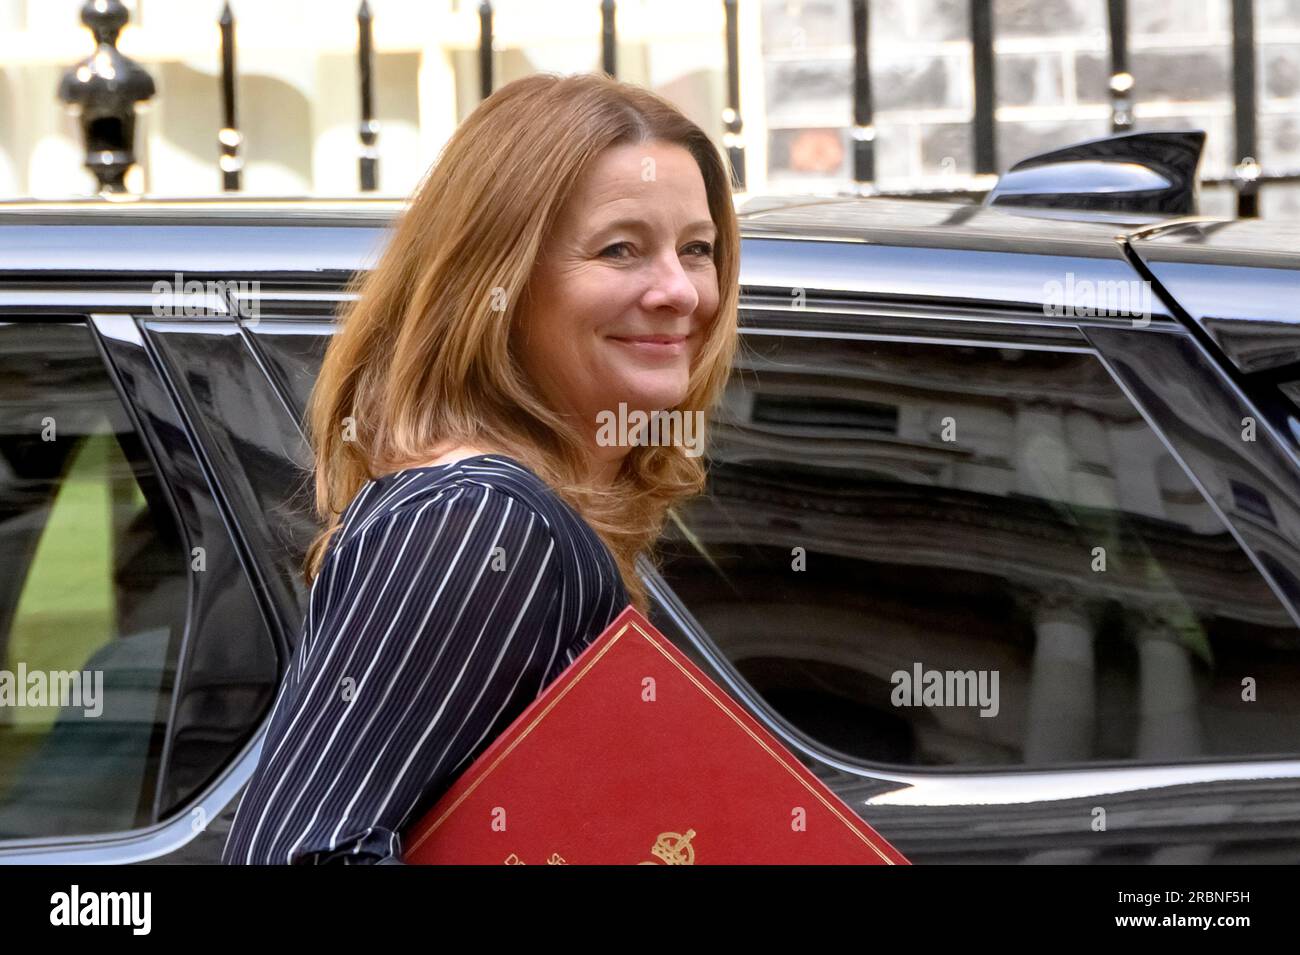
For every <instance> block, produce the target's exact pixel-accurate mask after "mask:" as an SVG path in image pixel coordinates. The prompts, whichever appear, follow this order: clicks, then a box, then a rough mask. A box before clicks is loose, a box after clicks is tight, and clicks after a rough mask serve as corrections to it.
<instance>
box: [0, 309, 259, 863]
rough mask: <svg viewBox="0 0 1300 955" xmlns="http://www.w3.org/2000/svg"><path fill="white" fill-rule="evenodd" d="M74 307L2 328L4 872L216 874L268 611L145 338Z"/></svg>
mask: <svg viewBox="0 0 1300 955" xmlns="http://www.w3.org/2000/svg"><path fill="white" fill-rule="evenodd" d="M17 297H21V298H22V299H23V301H24V302H25V303H26V307H25V306H23V305H16V304H14V299H15V298H17ZM70 297H71V298H78V299H80V300H83V301H85V302H87V303H89V302H90V301H92V300H93V296H91V295H87V294H80V293H79V294H78V295H76V296H68V295H66V294H55V295H50V296H46V295H43V294H42V293H41V292H40V291H39V290H33V291H29V292H24V293H22V296H16V295H10V296H7V298H6V309H5V313H4V315H3V316H0V339H2V341H0V364H3V366H4V368H3V373H2V374H0V382H3V393H2V394H0V509H2V510H0V537H2V538H3V547H2V548H0V552H2V553H3V554H4V557H3V561H4V568H5V573H4V574H3V575H0V578H2V581H0V700H2V701H3V702H4V703H5V704H6V705H3V706H0V862H6V863H14V862H78V863H83V862H133V861H147V860H155V859H159V858H162V857H169V856H170V857H175V856H176V854H178V853H183V852H185V851H188V852H191V853H196V854H197V857H198V858H211V851H210V848H207V851H206V852H205V851H204V849H205V847H213V846H216V845H218V843H219V837H218V836H217V835H216V834H215V833H209V832H208V826H209V824H210V823H211V822H212V820H213V819H214V818H215V817H216V816H217V815H218V814H219V812H220V811H221V809H223V808H224V807H225V806H226V805H227V804H228V803H229V802H230V800H231V799H232V798H233V796H234V793H235V791H236V790H237V783H236V782H235V781H234V780H236V779H237V777H238V775H239V772H238V768H239V766H240V761H241V759H243V760H244V761H245V762H246V760H247V756H248V752H247V749H248V744H249V742H250V739H251V737H252V735H253V733H254V732H255V730H256V728H257V726H258V724H259V722H260V720H261V718H262V716H263V715H264V713H265V712H266V710H267V708H268V707H269V705H270V702H271V699H272V696H273V693H274V689H275V686H276V678H277V674H278V663H277V653H276V649H275V645H274V643H273V641H272V640H271V638H270V634H269V628H268V625H267V615H266V613H265V605H264V603H263V601H262V600H260V599H259V597H258V595H257V593H256V592H255V590H254V588H253V587H251V586H250V583H249V579H248V576H247V572H248V561H247V554H246V553H245V552H244V551H243V550H242V549H241V548H240V547H239V546H238V544H237V542H236V540H235V539H234V538H233V537H232V535H231V533H230V521H229V516H230V515H229V510H228V508H227V507H226V506H225V504H224V502H223V501H222V500H221V499H220V496H219V495H218V494H216V493H215V492H214V487H213V485H212V483H211V482H210V480H209V476H210V475H209V472H208V469H207V467H206V464H205V462H204V459H203V454H202V451H201V448H200V447H199V445H198V444H197V443H196V442H195V441H194V440H193V434H192V432H191V430H190V429H189V427H188V424H187V422H186V421H185V419H184V417H183V415H182V413H181V411H180V409H179V408H178V406H177V404H176V403H175V401H174V400H173V397H172V393H171V388H170V383H169V382H168V380H167V379H166V376H164V375H163V374H161V372H160V369H159V367H158V364H157V362H156V360H155V358H156V356H155V354H154V353H153V351H152V350H151V348H150V347H149V345H148V343H147V341H146V336H145V333H144V332H143V331H142V329H141V326H140V323H139V322H137V321H136V320H135V319H134V318H133V317H132V316H131V315H130V314H126V313H124V312H121V311H114V312H105V313H102V314H94V313H90V312H82V313H75V312H68V311H66V310H65V309H64V308H63V307H62V306H61V305H52V304H51V303H52V302H55V301H56V300H57V301H58V302H61V303H66V302H67V301H68V300H69V298H70ZM110 297H111V296H110ZM130 297H131V296H129V295H125V294H123V293H117V297H116V300H115V307H116V306H121V305H122V304H123V302H124V300H125V299H128V298H130ZM139 301H140V303H141V304H147V303H148V299H147V298H146V297H144V296H139ZM6 682H7V684H8V688H9V694H8V696H4V695H3V694H4V693H5V683H6ZM55 687H59V688H60V689H59V691H58V692H55ZM42 688H43V689H44V690H45V693H44V694H43V695H42V694H40V693H39V692H38V691H39V690H41V689H42ZM249 768H251V767H249ZM218 851H219V849H218Z"/></svg>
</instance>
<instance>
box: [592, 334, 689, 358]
mask: <svg viewBox="0 0 1300 955" xmlns="http://www.w3.org/2000/svg"><path fill="white" fill-rule="evenodd" d="M609 339H610V341H614V342H618V343H619V344H620V345H623V346H625V347H627V348H632V349H635V350H636V351H637V352H639V353H640V354H643V355H651V356H660V357H669V356H672V355H683V354H685V353H686V336H685V335H628V336H615V335H611V336H609Z"/></svg>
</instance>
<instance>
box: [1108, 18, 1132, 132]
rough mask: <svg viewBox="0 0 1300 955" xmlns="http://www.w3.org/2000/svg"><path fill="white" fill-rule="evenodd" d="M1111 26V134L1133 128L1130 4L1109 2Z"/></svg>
mask: <svg viewBox="0 0 1300 955" xmlns="http://www.w3.org/2000/svg"><path fill="white" fill-rule="evenodd" d="M1106 13H1107V20H1108V22H1109V25H1110V131H1111V132H1112V133H1119V132H1125V131H1127V130H1130V129H1132V128H1133V74H1132V73H1130V72H1129V68H1128V0H1108V2H1107V4H1106Z"/></svg>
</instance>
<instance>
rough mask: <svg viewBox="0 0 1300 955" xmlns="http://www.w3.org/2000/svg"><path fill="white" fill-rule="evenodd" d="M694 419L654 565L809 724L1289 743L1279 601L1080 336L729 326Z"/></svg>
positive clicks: (1135, 753)
mask: <svg viewBox="0 0 1300 955" xmlns="http://www.w3.org/2000/svg"><path fill="white" fill-rule="evenodd" d="M710 441H711V451H710V453H711V460H710V465H709V469H710V476H709V484H708V491H707V494H706V495H705V496H703V497H701V498H698V499H696V500H694V501H692V502H691V503H690V504H689V505H688V506H686V507H685V508H683V509H682V512H681V514H680V518H679V520H677V521H669V523H668V525H667V527H666V529H665V534H664V538H663V541H662V560H663V573H664V576H665V579H666V580H667V582H668V583H669V584H670V585H671V586H672V588H673V589H674V591H675V592H676V593H677V594H678V596H679V597H680V598H681V599H682V601H683V602H684V604H685V605H686V607H687V608H688V609H689V610H690V611H691V612H692V614H693V615H694V616H695V617H696V619H697V620H699V621H700V623H701V625H702V626H703V628H704V629H705V631H706V632H707V633H708V635H709V636H710V638H711V639H712V640H713V641H714V642H715V643H716V644H717V646H718V647H719V648H720V649H721V651H722V652H723V653H724V654H725V655H726V656H727V657H728V659H729V660H730V661H731V662H732V664H734V666H735V667H736V668H737V670H738V671H739V673H740V674H741V675H742V676H743V677H744V678H745V679H746V680H747V681H748V682H749V683H750V684H751V685H752V687H753V688H754V689H755V691H756V692H757V693H758V694H759V695H761V696H762V697H763V698H764V700H765V701H766V702H767V703H768V704H769V705H770V706H771V707H772V708H773V709H774V710H776V711H777V712H778V713H779V714H781V715H782V716H783V717H784V718H785V719H786V720H788V721H789V722H790V723H791V724H792V725H794V726H796V727H797V728H799V729H800V730H802V731H803V732H805V733H806V734H808V735H809V736H810V737H812V738H813V739H814V740H816V741H818V742H819V743H820V744H822V745H823V746H825V747H827V748H830V749H833V750H835V751H838V752H839V753H842V754H845V755H848V756H850V757H856V758H859V759H861V760H866V761H872V762H879V763H890V764H903V765H912V766H934V767H943V766H953V767H968V768H975V767H985V766H987V767H994V766H1021V767H1027V766H1034V767H1037V766H1047V765H1054V764H1055V765H1064V764H1077V763H1097V762H1111V761H1143V762H1164V761H1182V760H1187V759H1195V758H1206V757H1224V756H1246V755H1256V756H1258V755H1263V754H1275V755H1294V754H1295V753H1296V752H1297V751H1300V641H1297V631H1296V629H1295V628H1294V626H1293V623H1292V621H1291V618H1290V617H1289V615H1288V614H1287V613H1286V611H1285V609H1284V608H1283V607H1282V605H1281V604H1280V603H1279V601H1278V600H1277V598H1276V597H1275V595H1274V594H1273V592H1272V591H1271V590H1270V589H1269V587H1268V585H1267V583H1266V581H1265V580H1264V578H1263V577H1262V576H1261V575H1260V574H1259V573H1258V571H1257V570H1256V568H1255V566H1254V564H1252V562H1251V561H1250V559H1249V558H1248V557H1247V555H1246V554H1245V553H1244V552H1243V551H1242V550H1241V548H1240V547H1239V546H1238V545H1237V543H1236V541H1235V539H1234V538H1233V537H1232V535H1231V534H1230V533H1229V532H1228V530H1227V529H1226V528H1225V526H1224V524H1223V522H1222V520H1221V519H1220V518H1219V517H1218V515H1217V514H1216V512H1215V511H1214V510H1213V509H1212V508H1211V506H1210V505H1209V504H1208V503H1207V502H1206V500H1205V499H1204V497H1203V496H1202V494H1201V493H1200V491H1199V490H1198V489H1197V487H1196V485H1195V484H1194V483H1193V482H1192V481H1191V480H1190V479H1189V477H1188V475H1187V473H1186V472H1185V471H1184V470H1183V468H1182V467H1181V465H1180V464H1179V463H1178V462H1177V461H1175V460H1174V458H1173V457H1172V456H1171V455H1170V453H1169V451H1168V450H1167V449H1166V447H1165V446H1164V444H1162V442H1161V441H1160V440H1159V438H1158V437H1157V435H1156V434H1155V433H1153V432H1152V430H1151V429H1150V428H1149V426H1148V425H1147V424H1146V422H1145V421H1144V419H1143V418H1142V417H1141V416H1140V414H1139V413H1138V412H1137V410H1136V409H1135V408H1134V407H1133V406H1132V404H1131V403H1130V402H1129V401H1128V400H1127V398H1126V397H1125V396H1124V394H1123V392H1122V391H1121V390H1120V388H1119V387H1118V386H1117V385H1116V384H1115V382H1114V380H1113V379H1112V378H1111V377H1110V375H1109V374H1108V373H1107V371H1106V370H1105V369H1104V367H1103V366H1102V364H1101V363H1100V362H1099V360H1098V359H1097V358H1096V357H1095V356H1093V355H1091V354H1086V353H1075V352H1049V351H1036V350H1029V349H1009V348H997V347H968V346H964V345H960V346H959V345H941V344H913V343H904V342H868V341H852V340H828V339H818V338H808V337H798V338H796V337H785V336H758V335H752V336H747V337H746V340H745V347H744V348H743V350H742V353H741V358H740V359H739V360H738V363H737V370H736V371H735V373H734V374H733V376H732V380H731V382H730V384H729V386H728V390H727V392H726V395H725V398H724V401H723V404H722V406H721V407H720V409H719V410H718V412H717V413H716V414H715V416H714V423H713V427H712V431H711V435H710ZM1229 497H1230V499H1232V500H1236V501H1237V502H1238V504H1237V506H1239V507H1241V508H1243V509H1245V511H1247V512H1249V513H1256V512H1259V511H1260V510H1261V509H1262V508H1263V507H1265V506H1266V503H1267V502H1266V501H1261V500H1260V499H1259V495H1258V494H1257V493H1256V492H1254V491H1252V489H1249V488H1245V487H1240V488H1231V489H1229ZM1261 675H1266V676H1267V678H1268V680H1267V686H1268V688H1269V692H1268V693H1267V699H1265V698H1264V695H1263V694H1260V695H1259V696H1258V697H1254V696H1252V693H1253V692H1254V690H1253V688H1254V687H1255V685H1256V683H1262V682H1264V681H1263V680H1262V679H1261ZM995 679H996V682H994V681H995ZM994 696H996V700H994V699H993V697H994ZM985 699H988V700H989V701H990V702H991V704H992V705H989V703H986V702H985ZM982 714H987V715H982Z"/></svg>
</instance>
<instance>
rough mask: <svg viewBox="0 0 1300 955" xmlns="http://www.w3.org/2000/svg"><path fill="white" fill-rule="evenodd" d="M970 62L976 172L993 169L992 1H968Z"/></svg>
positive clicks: (994, 87) (994, 143)
mask: <svg viewBox="0 0 1300 955" xmlns="http://www.w3.org/2000/svg"><path fill="white" fill-rule="evenodd" d="M970 43H971V62H972V65H973V66H974V74H975V75H974V81H975V115H974V117H973V118H972V124H973V127H974V133H975V172H976V174H984V173H995V172H997V154H998V153H997V138H996V135H997V132H996V128H995V126H994V114H993V110H994V106H995V103H994V99H995V93H994V90H995V89H996V86H995V85H994V81H993V80H994V73H993V3H992V0H970Z"/></svg>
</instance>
